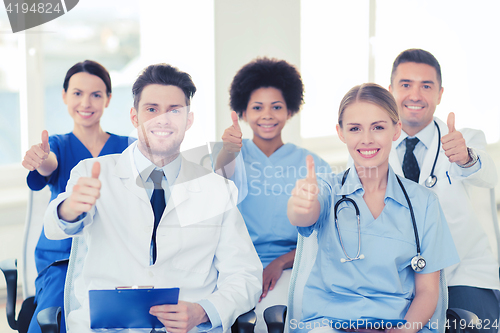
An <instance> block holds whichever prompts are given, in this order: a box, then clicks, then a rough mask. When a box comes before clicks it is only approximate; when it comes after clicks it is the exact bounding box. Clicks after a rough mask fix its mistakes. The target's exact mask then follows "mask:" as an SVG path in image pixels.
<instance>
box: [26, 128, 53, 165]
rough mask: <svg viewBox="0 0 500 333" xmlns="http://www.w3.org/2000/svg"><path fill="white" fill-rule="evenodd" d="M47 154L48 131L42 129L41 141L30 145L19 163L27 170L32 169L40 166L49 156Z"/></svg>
mask: <svg viewBox="0 0 500 333" xmlns="http://www.w3.org/2000/svg"><path fill="white" fill-rule="evenodd" d="M49 154H50V145H49V133H48V132H47V131H45V130H44V131H42V142H41V143H39V144H36V145H34V146H31V148H30V149H29V150H28V151H27V152H26V155H25V156H24V158H23V161H22V163H21V164H22V165H23V167H25V168H26V169H28V170H29V171H34V170H36V169H38V168H40V166H41V165H42V164H43V162H44V161H45V160H46V159H47V158H48V157H49Z"/></svg>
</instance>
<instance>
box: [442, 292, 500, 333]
mask: <svg viewBox="0 0 500 333" xmlns="http://www.w3.org/2000/svg"><path fill="white" fill-rule="evenodd" d="M448 298H449V299H448V307H449V308H460V309H464V310H468V311H471V312H474V313H475V314H476V315H477V316H478V317H479V319H481V324H482V327H483V328H482V329H481V332H484V333H490V332H491V333H493V332H495V333H496V332H498V326H499V324H500V323H499V322H498V320H499V318H498V317H499V312H500V310H499V305H498V300H497V298H496V296H495V293H494V292H493V290H491V289H482V288H476V287H469V286H453V287H448Z"/></svg>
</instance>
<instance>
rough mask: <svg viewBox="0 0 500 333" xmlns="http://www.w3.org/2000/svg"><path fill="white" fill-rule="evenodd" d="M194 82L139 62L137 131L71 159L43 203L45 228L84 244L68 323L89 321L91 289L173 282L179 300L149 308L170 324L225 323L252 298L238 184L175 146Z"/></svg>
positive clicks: (253, 279)
mask: <svg viewBox="0 0 500 333" xmlns="http://www.w3.org/2000/svg"><path fill="white" fill-rule="evenodd" d="M195 91H196V88H195V86H194V84H193V82H192V80H191V77H190V76H189V75H188V74H187V73H184V72H181V71H179V70H178V69H177V68H174V67H171V66H169V65H165V64H159V65H152V66H149V67H147V68H146V69H145V70H144V71H143V72H142V73H141V74H140V76H139V77H138V79H137V80H136V82H135V83H134V86H133V95H134V107H133V108H132V109H131V111H130V118H131V120H132V123H133V125H134V126H135V127H136V128H137V130H138V141H136V142H135V143H134V144H132V145H131V146H130V147H128V148H127V149H126V150H125V151H124V152H123V153H122V154H116V155H108V156H103V157H99V158H95V159H89V160H85V161H82V162H80V163H79V164H78V165H77V166H76V167H75V168H74V169H73V171H72V173H71V178H70V180H69V182H68V185H67V188H66V192H65V193H62V194H61V195H60V196H59V197H57V198H56V199H55V200H54V201H52V203H51V204H50V206H49V208H48V211H47V214H46V216H45V233H46V234H47V237H48V238H51V239H61V238H67V237H71V236H74V235H83V236H84V237H85V241H86V243H87V245H88V252H87V254H86V258H85V260H84V263H83V269H82V273H81V274H80V275H79V276H78V277H77V278H76V280H75V281H74V282H73V285H74V286H75V291H74V292H75V297H76V299H77V300H78V301H79V303H80V304H81V305H82V306H81V307H80V308H79V309H77V310H75V311H73V312H71V313H69V314H68V315H67V325H68V329H69V332H72V331H73V332H90V331H91V330H90V318H89V301H88V290H92V289H114V288H115V287H117V286H133V285H139V286H154V287H157V288H160V287H164V288H170V287H179V288H180V294H179V304H176V305H160V306H154V307H152V308H151V309H150V313H151V314H152V315H154V316H156V317H157V318H158V319H159V320H160V321H161V322H162V323H163V324H164V325H165V328H166V330H167V331H168V332H174V333H175V332H188V331H190V330H191V331H193V332H196V331H198V330H199V331H212V330H214V331H228V330H229V329H230V326H231V324H232V323H233V322H234V320H235V319H236V318H237V316H238V315H240V314H242V313H244V312H247V311H248V310H250V309H252V308H253V307H254V306H255V304H256V302H257V300H258V298H259V296H260V294H261V286H262V281H261V279H262V265H261V263H260V260H259V258H258V256H257V254H256V252H255V249H254V247H253V245H252V241H251V239H250V237H249V235H248V232H247V230H246V227H245V224H244V222H243V219H242V217H241V215H240V213H239V211H238V209H237V207H236V199H237V197H238V194H237V190H236V188H235V186H234V185H233V184H232V183H231V182H227V181H226V180H225V179H224V178H222V177H219V176H218V175H216V174H214V173H212V172H208V171H207V170H206V169H204V168H203V167H201V166H199V165H197V164H194V163H191V162H188V161H187V160H186V159H184V158H183V157H182V155H181V154H180V153H179V152H180V144H181V143H182V141H183V139H184V134H185V132H186V131H187V130H188V129H189V128H190V127H191V124H192V123H193V113H192V112H190V110H189V106H190V100H191V98H192V96H193V95H194V93H195ZM85 116H86V117H87V118H89V117H88V112H87V113H85ZM90 120H91V119H90ZM86 121H89V119H86ZM156 174H159V177H158V179H156V177H155V176H154V175H156ZM131 306H133V305H131ZM150 330H151V329H149V330H146V331H147V332H149V331H150ZM135 331H137V330H134V332H135Z"/></svg>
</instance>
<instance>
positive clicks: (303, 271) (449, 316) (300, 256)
mask: <svg viewBox="0 0 500 333" xmlns="http://www.w3.org/2000/svg"><path fill="white" fill-rule="evenodd" d="M317 251H318V242H317V232H316V231H314V232H313V233H312V234H311V235H310V236H309V237H304V236H302V235H300V234H299V237H298V241H297V251H296V253H295V261H294V264H293V270H292V276H291V278H290V287H289V291H288V306H283V305H275V306H272V307H270V308H268V309H266V310H265V311H264V320H265V321H266V325H267V329H268V333H283V332H286V333H289V332H294V330H295V328H296V327H297V324H298V322H299V321H300V318H301V315H302V299H303V297H304V295H303V290H304V288H305V285H306V282H307V278H308V277H309V274H310V272H311V270H312V268H313V265H314V262H315V258H316V253H317ZM447 306H448V293H447V288H446V279H445V277H444V271H441V276H440V293H439V300H438V304H437V307H436V312H435V313H434V315H433V317H432V318H431V321H430V322H431V325H433V326H432V327H438V331H439V333H444V332H445V328H446V327H445V326H447V325H446V323H447V322H449V326H450V329H449V330H448V331H449V333H462V330H461V325H460V320H461V319H465V320H466V322H467V323H473V325H471V326H474V327H473V328H470V327H467V328H466V329H464V330H463V331H465V332H470V333H472V332H476V331H477V329H476V327H477V322H478V318H477V316H476V315H475V314H473V313H471V312H468V311H466V310H462V309H448V311H445V310H446V308H447ZM287 317H288V319H286V318H287ZM447 320H448V321H447Z"/></svg>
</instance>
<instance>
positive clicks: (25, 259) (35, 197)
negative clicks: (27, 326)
mask: <svg viewBox="0 0 500 333" xmlns="http://www.w3.org/2000/svg"><path fill="white" fill-rule="evenodd" d="M49 201H50V189H49V187H48V186H46V187H44V188H43V189H42V190H40V191H31V190H29V195H28V204H27V208H26V222H25V225H24V236H23V253H22V258H21V260H20V265H19V270H20V274H21V277H22V278H21V279H22V285H23V297H24V299H26V298H28V297H31V296H35V292H36V289H35V279H36V277H37V276H38V272H37V270H36V266H35V247H36V244H37V243H38V239H39V237H40V234H41V232H42V227H43V217H44V215H45V211H46V209H47V205H48V204H49Z"/></svg>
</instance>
